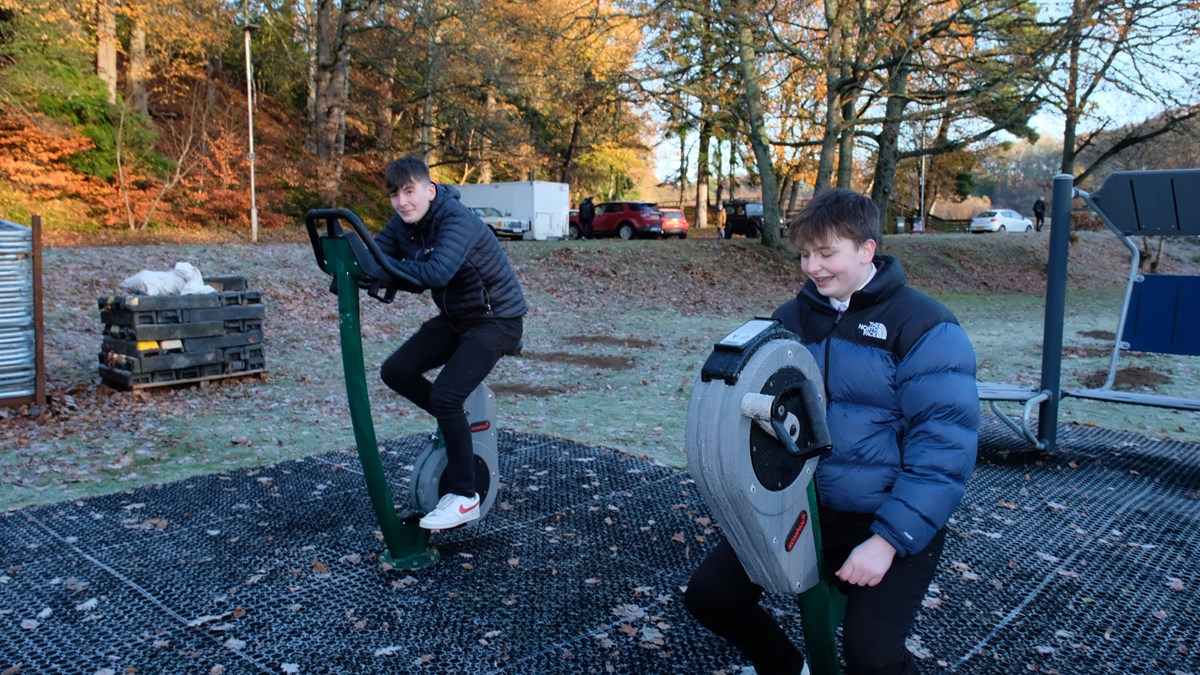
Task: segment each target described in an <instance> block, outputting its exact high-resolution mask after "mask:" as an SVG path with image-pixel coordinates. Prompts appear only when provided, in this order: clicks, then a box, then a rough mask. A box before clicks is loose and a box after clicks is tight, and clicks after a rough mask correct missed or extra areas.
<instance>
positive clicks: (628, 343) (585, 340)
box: [563, 335, 661, 349]
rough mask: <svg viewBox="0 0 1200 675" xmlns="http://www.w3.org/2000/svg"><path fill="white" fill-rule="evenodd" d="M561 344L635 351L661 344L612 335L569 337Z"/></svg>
mask: <svg viewBox="0 0 1200 675" xmlns="http://www.w3.org/2000/svg"><path fill="white" fill-rule="evenodd" d="M563 342H570V343H572V344H574V343H580V344H585V345H606V346H615V347H632V348H637V349H641V348H645V347H657V346H658V345H659V344H661V343H659V342H656V341H654V340H643V339H641V338H632V337H623V338H619V337H614V336H612V335H569V336H567V337H566V338H564V339H563Z"/></svg>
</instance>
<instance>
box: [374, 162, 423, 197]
mask: <svg viewBox="0 0 1200 675" xmlns="http://www.w3.org/2000/svg"><path fill="white" fill-rule="evenodd" d="M383 180H384V184H386V185H387V191H388V193H389V194H391V193H392V192H395V191H396V190H399V189H400V188H402V187H404V186H405V185H408V184H409V183H413V182H416V183H428V182H430V180H429V166H428V165H427V164H425V160H423V159H421V158H420V157H417V156H416V155H409V156H407V157H401V158H400V159H398V160H396V161H394V162H392V163H391V165H390V166H388V168H387V173H386V174H384V178H383Z"/></svg>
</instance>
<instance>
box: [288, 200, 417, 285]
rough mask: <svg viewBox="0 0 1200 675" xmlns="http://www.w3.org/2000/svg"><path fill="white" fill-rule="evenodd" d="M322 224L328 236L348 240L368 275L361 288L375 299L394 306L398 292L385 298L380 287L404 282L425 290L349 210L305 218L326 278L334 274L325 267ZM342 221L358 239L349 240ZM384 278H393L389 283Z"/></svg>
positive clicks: (321, 211)
mask: <svg viewBox="0 0 1200 675" xmlns="http://www.w3.org/2000/svg"><path fill="white" fill-rule="evenodd" d="M322 220H323V221H325V225H326V232H325V235H324V236H326V237H330V238H338V239H345V240H346V241H347V242H349V244H350V249H351V251H353V252H354V258H355V260H356V262H357V263H358V266H359V268H360V269H361V270H362V271H363V274H364V275H365V278H364V279H363V280H362V282H360V285H361V286H363V287H364V288H368V289H370V295H371V296H372V297H374V298H377V299H379V300H382V301H384V302H391V301H392V298H393V297H394V296H395V294H396V289H395V288H389V289H387V290H386V292H385V295H384V296H380V295H377V293H376V291H378V290H379V287H380V286H381V285H384V284H386V283H387V282H403V283H407V284H411V285H413V286H418V287H419V286H422V284H421V282H420V281H419V280H418V279H417V278H416V277H414V276H412V275H411V274H408V273H406V272H403V271H401V270H400V269H399V268H397V267H396V266H395V265H394V264H393V263H392V259H391V258H389V257H388V256H387V255H386V254H384V252H383V251H382V250H381V249H380V248H379V244H377V243H375V237H373V236H372V235H371V231H370V230H368V229H367V226H366V225H365V224H363V221H362V219H360V218H359V217H358V215H357V214H355V213H354V212H353V211H350V210H349V209H312V210H310V211H309V212H308V213H305V214H304V226H305V228H307V229H308V239H309V242H310V243H311V244H312V248H313V255H315V256H316V258H317V265H319V266H320V267H321V270H322V271H323V272H325V273H326V274H329V275H333V272H331V271H330V270H329V269H327V268H326V266H325V263H326V260H325V252H324V247H323V246H322V244H321V237H322V235H321V233H320V221H322ZM342 221H345V222H347V223H349V224H350V227H351V229H352V230H353V231H354V234H355V235H356V236H354V237H350V236H347V231H346V230H345V229H343V228H342V226H341V222H342ZM384 275H386V276H387V277H389V278H387V279H385V278H384Z"/></svg>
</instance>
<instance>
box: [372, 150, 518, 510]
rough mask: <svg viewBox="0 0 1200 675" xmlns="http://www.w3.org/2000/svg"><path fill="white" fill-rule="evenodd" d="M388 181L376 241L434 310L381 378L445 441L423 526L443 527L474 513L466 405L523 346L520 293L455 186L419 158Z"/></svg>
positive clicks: (395, 169)
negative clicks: (435, 493)
mask: <svg viewBox="0 0 1200 675" xmlns="http://www.w3.org/2000/svg"><path fill="white" fill-rule="evenodd" d="M385 181H386V184H387V189H388V194H389V195H390V197H391V202H392V208H393V209H395V211H396V215H395V216H392V219H391V221H389V222H388V224H387V226H386V227H384V228H383V230H382V231H381V232H380V233H379V234H378V235H376V237H375V241H376V243H378V244H379V248H380V249H381V250H382V251H383V252H384V253H386V254H387V255H388V256H390V257H392V258H394V259H395V265H396V267H398V268H399V269H400V270H402V271H404V272H406V273H407V274H408V276H409V277H411V278H413V279H416V280H418V281H420V285H414V284H409V283H402V284H400V287H401V288H402V289H403V290H406V291H410V292H413V293H423V292H424V291H426V290H429V291H430V292H431V294H432V295H433V302H434V304H435V305H437V308H438V310H439V311H438V314H437V316H435V317H433V318H432V319H430V320H428V321H426V322H425V323H424V324H422V325H421V327H420V328H418V329H417V332H416V333H414V334H413V336H412V337H410V338H409V339H408V341H406V342H405V343H404V344H403V345H401V346H400V348H399V349H397V350H396V351H395V353H393V354H392V355H391V356H389V357H388V358H387V360H386V361H384V362H383V367H382V368H381V369H380V376H381V377H382V378H383V381H384V383H386V384H387V386H389V387H391V388H392V390H394V391H396V392H399V393H400V394H401V395H403V396H404V397H405V398H407V399H408V400H410V401H412V402H413V403H415V404H416V405H417V407H419V408H421V409H422V410H424V411H426V412H428V413H429V414H431V415H433V416H434V417H436V418H437V421H438V428H439V429H440V430H441V432H442V437H443V439H444V440H445V442H446V460H447V463H446V470H445V472H444V473H443V474H442V475H443V482H444V483H445V485H446V486H447V488H448V492H447V493H446V494H445V495H443V496H442V498H441V499H440V500H439V501H438V505H437V508H435V509H434V510H433V511H430V512H429V513H427V514H426V515H425V517H423V518H421V527H423V528H425V529H427V530H445V529H449V528H452V527H458V526H459V525H463V524H465V523H468V522H471V521H472V520H476V519H478V518H479V495H478V494H476V492H475V451H474V447H473V444H472V441H471V428H470V424H469V422H468V421H467V414H466V412H465V411H464V409H463V405H464V403H465V402H466V400H467V397H468V396H470V395H471V392H472V391H474V390H475V388H476V387H477V386H479V383H480V382H483V380H484V378H486V377H487V376H488V373H490V372H491V371H492V368H494V367H495V366H496V363H497V362H498V361H499V360H500V357H502V356H504V355H505V354H507V353H509V352H512V351H514V350H515V349H517V347H518V345H519V344H520V342H521V334H522V332H523V325H522V318H521V317H523V316H524V315H525V296H524V294H523V293H522V292H521V284H520V283H519V282H518V281H517V276H516V274H514V273H513V269H512V266H510V265H509V263H508V257H507V256H505V255H504V250H503V249H502V248H500V244H499V243H498V242H497V241H496V237H495V235H493V234H492V232H491V230H490V229H489V228H488V226H487V225H486V224H484V222H483V221H482V220H480V219H479V217H478V216H476V215H475V214H474V213H472V212H471V210H470V209H468V208H467V207H465V206H463V204H462V203H461V202H460V201H459V200H458V191H457V190H455V189H454V188H453V187H450V186H449V185H438V184H434V183H433V182H431V181H430V179H429V167H428V166H426V164H425V161H424V160H422V159H420V158H418V157H403V158H401V159H398V160H396V161H395V162H393V163H392V164H391V166H389V167H388V169H387V174H386V176H385ZM438 366H442V370H441V372H440V373H438V376H437V379H435V380H434V381H433V382H430V381H429V380H428V379H427V378H426V377H425V373H426V372H427V371H429V370H432V369H434V368H436V367H438Z"/></svg>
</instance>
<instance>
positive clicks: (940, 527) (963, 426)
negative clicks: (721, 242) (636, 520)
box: [685, 189, 979, 675]
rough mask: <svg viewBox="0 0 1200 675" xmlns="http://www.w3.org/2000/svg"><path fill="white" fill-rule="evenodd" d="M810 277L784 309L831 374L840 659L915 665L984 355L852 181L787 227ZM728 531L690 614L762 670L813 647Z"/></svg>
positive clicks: (695, 589) (791, 662) (828, 492)
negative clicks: (793, 627)
mask: <svg viewBox="0 0 1200 675" xmlns="http://www.w3.org/2000/svg"><path fill="white" fill-rule="evenodd" d="M788 239H789V241H790V243H791V245H792V246H793V247H794V248H795V249H796V250H797V251H798V252H799V254H800V261H801V269H802V270H803V271H804V274H805V275H806V276H807V277H808V279H807V282H806V283H805V285H804V288H803V290H802V291H801V292H800V294H799V295H798V296H797V297H796V298H793V299H792V300H789V301H788V302H786V303H784V304H783V305H782V306H781V307H779V309H777V310H776V311H775V313H774V318H776V319H779V320H780V321H782V322H783V325H784V327H786V328H787V329H788V330H790V331H792V332H794V333H796V334H797V335H798V336H800V339H801V341H802V342H803V343H804V344H805V345H806V346H807V347H808V349H809V351H810V352H811V353H812V355H813V357H814V358H815V359H816V362H817V364H818V365H819V366H820V368H821V373H822V376H823V378H824V381H825V382H824V384H825V392H826V400H827V401H828V408H827V415H826V419H827V421H828V424H829V431H830V434H831V435H832V438H833V448H832V449H831V450H830V451H829V452H828V453H826V454H825V455H824V456H822V457H821V461H820V463H819V464H818V465H817V474H816V484H817V494H818V498H819V500H820V519H821V520H820V522H821V537H822V545H823V554H824V558H825V568H826V569H827V570H831V571H834V574H835V575H836V577H837V580H838V585H839V586H840V587H841V589H842V590H843V591H844V592H845V593H846V594H847V595H848V602H847V605H846V614H845V620H844V623H843V631H842V640H843V644H842V653H843V655H844V657H845V661H846V670H847V672H848V673H850V674H851V675H856V674H858V673H917V672H919V671H918V669H917V666H916V663H915V661H914V659H913V657H912V655H911V654H910V653H909V652H908V650H907V648H906V647H905V644H904V641H905V637H906V636H907V635H908V632H909V629H910V628H911V627H912V623H913V620H914V619H915V617H916V613H917V610H918V608H919V607H920V604H921V600H922V598H923V597H924V596H925V591H926V589H927V588H928V586H929V582H930V580H931V579H932V578H933V574H934V572H935V571H936V568H937V564H938V559H939V557H940V556H941V553H942V545H943V542H944V540H945V538H946V529H945V527H946V522H947V521H948V520H949V518H950V514H951V513H953V511H954V509H955V508H956V507H957V506H958V503H959V501H960V500H961V499H962V496H963V490H964V488H965V486H966V482H967V479H968V478H969V477H970V475H971V471H972V470H973V469H974V466H975V453H976V450H977V448H978V435H977V431H976V428H977V426H978V422H979V398H978V393H977V389H976V385H975V353H974V350H973V349H972V347H971V343H970V341H969V340H968V339H967V335H966V333H965V332H964V331H963V329H962V328H961V327H960V326H959V325H958V321H957V319H955V317H954V315H953V314H952V313H951V312H950V310H948V309H946V308H945V307H944V306H942V305H941V304H940V303H938V302H937V301H935V300H933V299H932V298H930V297H928V296H926V295H924V294H922V293H921V292H919V291H917V290H915V289H913V288H911V287H909V286H908V285H907V284H906V282H905V277H904V269H903V267H902V266H901V265H900V262H899V261H898V260H896V259H895V258H893V257H891V256H885V255H877V253H876V249H877V248H878V246H879V212H878V210H877V209H876V208H875V204H874V203H873V202H871V200H869V199H867V198H866V197H863V196H862V195H859V194H856V193H854V192H851V191H849V190H841V189H835V190H827V191H825V192H822V193H820V194H819V195H817V196H816V197H814V198H813V200H812V201H811V202H810V203H809V204H808V206H806V207H805V208H804V210H803V211H801V212H800V214H799V215H798V216H796V218H795V219H794V220H793V221H792V222H791V223H790V224H789V226H788ZM762 593H763V589H762V588H761V587H759V586H758V585H756V584H754V583H753V582H751V581H750V580H749V578H748V577H747V576H746V573H745V571H744V570H743V568H742V564H741V562H739V561H738V558H737V555H736V553H734V551H733V548H732V547H731V546H730V545H729V543H728V541H722V542H721V543H720V544H718V545H717V547H716V548H715V549H714V550H713V551H712V552H711V553H710V554H709V555H708V557H707V558H706V559H705V560H704V562H703V563H701V565H700V567H699V569H697V570H696V572H695V574H694V575H693V576H692V579H691V582H690V583H689V584H688V588H687V592H686V595H685V600H686V603H687V606H688V609H689V610H690V611H691V613H692V614H693V615H694V616H695V617H696V618H697V619H698V620H699V621H700V622H701V623H703V624H704V625H705V626H707V627H708V628H709V629H711V630H712V631H714V632H716V633H717V634H719V635H721V636H723V637H725V638H726V639H728V640H729V641H730V642H732V643H733V644H734V645H735V646H737V647H738V648H740V649H741V650H742V651H743V652H744V653H745V654H746V656H747V657H748V658H749V659H750V660H751V661H752V662H753V664H754V668H755V670H756V671H757V672H758V673H760V674H761V675H766V674H767V673H800V672H802V670H803V668H804V665H805V664H804V658H803V656H802V655H801V654H800V652H799V650H797V649H796V648H795V646H793V645H792V643H791V641H790V640H789V639H788V637H787V635H786V634H785V633H784V631H783V630H782V629H781V628H780V626H779V624H778V623H776V622H775V620H774V619H773V618H772V617H771V615H770V614H768V613H767V612H766V611H765V610H764V609H763V608H762V607H761V606H760V605H759V604H758V601H759V599H760V598H761V597H762Z"/></svg>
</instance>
